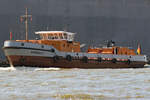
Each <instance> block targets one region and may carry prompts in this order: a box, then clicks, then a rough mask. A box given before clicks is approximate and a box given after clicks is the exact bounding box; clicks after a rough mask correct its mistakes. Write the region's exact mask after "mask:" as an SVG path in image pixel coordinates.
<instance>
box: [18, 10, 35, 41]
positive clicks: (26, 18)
mask: <svg viewBox="0 0 150 100" xmlns="http://www.w3.org/2000/svg"><path fill="white" fill-rule="evenodd" d="M28 18H30V20H31V21H32V15H28V8H26V11H25V15H22V16H20V19H21V22H22V21H24V22H25V31H26V40H28Z"/></svg>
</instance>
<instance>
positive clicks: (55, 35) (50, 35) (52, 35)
mask: <svg viewBox="0 0 150 100" xmlns="http://www.w3.org/2000/svg"><path fill="white" fill-rule="evenodd" d="M35 34H38V35H40V38H41V39H43V40H67V41H73V40H74V36H75V34H76V33H72V32H66V31H38V32H35Z"/></svg>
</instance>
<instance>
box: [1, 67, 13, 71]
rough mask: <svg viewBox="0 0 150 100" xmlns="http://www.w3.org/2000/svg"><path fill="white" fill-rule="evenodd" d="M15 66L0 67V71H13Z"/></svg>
mask: <svg viewBox="0 0 150 100" xmlns="http://www.w3.org/2000/svg"><path fill="white" fill-rule="evenodd" d="M14 70H16V68H14V67H0V71H14Z"/></svg>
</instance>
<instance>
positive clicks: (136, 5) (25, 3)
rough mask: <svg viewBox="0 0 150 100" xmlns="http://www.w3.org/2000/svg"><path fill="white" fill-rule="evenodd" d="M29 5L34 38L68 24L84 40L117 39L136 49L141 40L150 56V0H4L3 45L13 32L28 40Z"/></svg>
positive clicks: (0, 6) (0, 5)
mask: <svg viewBox="0 0 150 100" xmlns="http://www.w3.org/2000/svg"><path fill="white" fill-rule="evenodd" d="M26 7H28V9H29V14H32V16H33V21H32V22H30V23H29V38H30V39H35V38H36V37H37V36H36V35H35V34H34V32H35V31H40V30H51V31H52V30H58V31H59V30H63V29H64V28H65V27H67V30H68V31H71V32H76V33H77V35H76V40H78V41H80V42H81V43H85V44H87V45H99V44H101V42H103V41H105V40H114V41H116V42H117V43H116V44H118V45H122V46H132V47H134V48H135V49H136V48H137V44H138V43H140V44H141V47H142V51H143V53H146V54H148V55H150V52H149V50H150V46H149V44H150V39H149V36H150V35H149V34H150V0H0V30H1V33H0V43H1V45H0V46H1V48H2V47H3V42H4V41H5V40H8V39H9V32H10V31H12V32H13V39H25V31H24V30H25V29H24V23H21V22H20V21H19V16H20V15H23V14H24V13H25V8H26ZM0 51H1V55H3V52H2V50H0Z"/></svg>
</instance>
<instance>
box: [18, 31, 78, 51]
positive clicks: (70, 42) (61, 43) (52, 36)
mask: <svg viewBox="0 0 150 100" xmlns="http://www.w3.org/2000/svg"><path fill="white" fill-rule="evenodd" d="M36 34H38V35H40V40H16V41H18V42H19V41H20V42H30V43H37V44H43V45H50V46H53V47H55V48H56V49H57V50H59V51H63V52H80V43H79V42H75V41H74V35H75V33H71V32H65V31H39V32H36Z"/></svg>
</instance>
